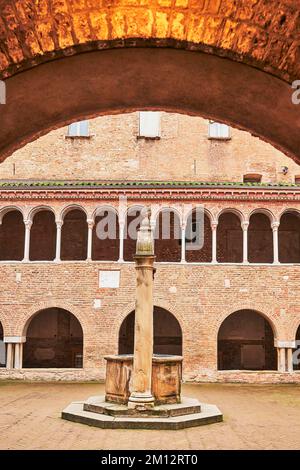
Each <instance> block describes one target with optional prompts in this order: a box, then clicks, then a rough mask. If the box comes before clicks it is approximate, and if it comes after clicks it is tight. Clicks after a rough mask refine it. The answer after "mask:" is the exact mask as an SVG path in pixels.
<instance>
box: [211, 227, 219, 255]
mask: <svg viewBox="0 0 300 470" xmlns="http://www.w3.org/2000/svg"><path fill="white" fill-rule="evenodd" d="M217 228H218V224H217V223H216V222H213V223H212V224H211V230H212V263H217Z"/></svg>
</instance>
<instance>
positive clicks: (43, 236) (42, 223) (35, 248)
mask: <svg viewBox="0 0 300 470" xmlns="http://www.w3.org/2000/svg"><path fill="white" fill-rule="evenodd" d="M55 246H56V223H55V215H54V214H53V212H51V211H49V210H41V211H39V212H37V213H36V214H35V215H34V217H33V223H32V227H31V231H30V255H29V259H30V260H31V261H53V260H54V258H55Z"/></svg>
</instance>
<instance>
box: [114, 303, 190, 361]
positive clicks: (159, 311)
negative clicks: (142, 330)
mask: <svg viewBox="0 0 300 470" xmlns="http://www.w3.org/2000/svg"><path fill="white" fill-rule="evenodd" d="M134 317H135V313H134V311H133V312H131V313H130V314H129V315H127V317H126V318H125V320H124V321H123V323H122V325H121V328H120V331H119V354H133V350H134ZM153 321H154V327H153V330H154V331H153V334H154V343H153V351H154V354H171V355H180V356H181V355H182V331H181V327H180V324H179V322H178V320H177V319H176V318H175V317H174V315H172V313H170V312H168V310H165V309H163V308H161V307H154V313H153Z"/></svg>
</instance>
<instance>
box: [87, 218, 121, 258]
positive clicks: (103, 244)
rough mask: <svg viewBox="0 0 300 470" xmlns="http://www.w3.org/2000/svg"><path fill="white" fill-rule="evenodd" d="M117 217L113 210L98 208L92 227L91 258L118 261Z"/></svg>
mask: <svg viewBox="0 0 300 470" xmlns="http://www.w3.org/2000/svg"><path fill="white" fill-rule="evenodd" d="M119 247H120V241H119V218H118V215H117V214H116V212H114V211H113V210H109V209H108V210H99V212H98V215H96V217H95V225H94V228H93V243H92V260H95V261H118V259H119Z"/></svg>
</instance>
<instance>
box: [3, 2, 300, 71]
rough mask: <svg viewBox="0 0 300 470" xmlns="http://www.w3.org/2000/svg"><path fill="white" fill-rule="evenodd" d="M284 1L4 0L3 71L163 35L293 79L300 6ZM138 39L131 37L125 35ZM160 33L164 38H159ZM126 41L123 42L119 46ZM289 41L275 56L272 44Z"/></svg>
mask: <svg viewBox="0 0 300 470" xmlns="http://www.w3.org/2000/svg"><path fill="white" fill-rule="evenodd" d="M297 3H298V2H297V1H288V2H287V1H285V0H281V1H278V0H271V1H268V2H267V1H263V0H260V1H259V0H243V1H240V2H237V1H232V0H210V1H206V2H204V1H203V0H201V1H195V0H189V1H188V0H177V1H176V2H171V1H170V0H160V1H159V2H156V1H155V0H147V1H145V0H136V1H134V2H133V1H132V0H120V1H118V2H111V0H103V1H101V2H99V0H89V1H88V2H85V1H76V2H74V0H63V1H59V2H58V1H56V0H34V1H31V2H28V1H27V0H19V1H17V2H15V1H13V0H2V1H1V2H0V15H1V18H2V21H3V24H2V28H1V52H2V56H1V57H0V72H1V74H2V76H6V77H7V76H9V75H11V74H13V73H15V72H16V71H17V70H20V69H23V68H24V67H28V66H31V65H35V64H37V63H40V62H42V61H44V60H45V59H49V58H55V57H60V56H62V55H64V54H67V55H69V54H74V53H76V52H81V51H82V50H86V49H90V50H92V49H95V48H98V47H99V45H101V48H103V47H108V48H109V47H114V44H113V43H112V42H111V41H114V40H117V41H118V47H119V46H120V45H123V46H126V45H131V46H135V45H137V44H138V43H139V40H140V39H146V40H148V44H149V45H151V46H155V45H160V44H161V40H165V41H166V42H165V44H167V42H168V40H176V41H179V42H180V41H184V43H183V44H181V45H180V44H178V45H177V46H178V47H184V48H189V47H190V45H189V44H188V43H189V42H190V43H195V44H196V45H197V46H198V47H199V48H200V49H203V50H210V49H208V47H209V48H213V51H214V53H216V54H220V55H222V56H226V57H229V58H233V59H238V60H242V61H243V62H246V63H250V64H255V65H258V66H259V67H260V68H262V69H267V70H270V69H272V71H273V73H275V74H276V75H279V76H282V77H284V78H285V79H287V80H290V79H291V78H292V77H295V76H296V75H297V74H298V73H299V72H300V65H299V61H298V60H297V55H296V54H294V52H293V51H295V50H299V40H300V37H299V23H300V16H299V8H298V4H297ZM133 38H134V39H135V41H131V42H130V43H129V42H128V43H127V44H126V39H130V40H131V39H133ZM158 38H159V40H158ZM120 40H121V41H122V42H121V43H120ZM275 43H276V44H286V45H288V49H287V50H286V51H284V50H283V49H281V48H278V50H277V51H276V52H275V53H274V44H275Z"/></svg>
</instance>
